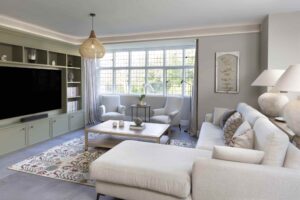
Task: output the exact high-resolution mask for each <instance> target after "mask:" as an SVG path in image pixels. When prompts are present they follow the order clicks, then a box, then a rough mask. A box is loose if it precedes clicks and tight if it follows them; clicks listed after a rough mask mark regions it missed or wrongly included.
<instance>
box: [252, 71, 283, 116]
mask: <svg viewBox="0 0 300 200" xmlns="http://www.w3.org/2000/svg"><path fill="white" fill-rule="evenodd" d="M283 73H284V70H279V69H268V70H264V71H263V72H262V73H261V74H260V75H259V76H258V77H257V78H256V79H255V81H254V82H253V83H252V84H251V86H265V87H274V86H275V85H276V83H277V81H278V80H279V78H280V77H281V75H282V74H283ZM288 102H289V99H288V97H287V96H286V95H284V94H281V93H279V92H266V93H263V94H262V95H260V96H259V97H258V105H259V107H260V109H261V111H262V112H263V113H264V114H265V115H267V116H269V117H278V116H280V115H281V114H282V111H283V108H284V106H285V105H286V104H287V103H288Z"/></svg>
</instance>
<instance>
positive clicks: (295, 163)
mask: <svg viewBox="0 0 300 200" xmlns="http://www.w3.org/2000/svg"><path fill="white" fill-rule="evenodd" d="M283 166H284V167H287V168H292V169H300V150H299V149H298V148H297V147H295V146H294V145H293V144H291V143H290V144H289V147H288V150H287V152H286V156H285V161H284V165H283Z"/></svg>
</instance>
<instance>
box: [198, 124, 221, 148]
mask: <svg viewBox="0 0 300 200" xmlns="http://www.w3.org/2000/svg"><path fill="white" fill-rule="evenodd" d="M223 138H224V136H223V130H222V129H221V128H220V127H219V126H216V125H214V124H212V123H210V122H203V123H202V126H201V130H200V134H199V139H198V142H197V145H196V148H198V149H204V150H210V151H212V150H213V148H214V146H215V145H219V146H224V145H225V143H224V139H223Z"/></svg>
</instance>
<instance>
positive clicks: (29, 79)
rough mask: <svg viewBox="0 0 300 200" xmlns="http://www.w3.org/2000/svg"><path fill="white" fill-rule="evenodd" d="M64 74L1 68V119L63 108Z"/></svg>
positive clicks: (56, 71)
mask: <svg viewBox="0 0 300 200" xmlns="http://www.w3.org/2000/svg"><path fill="white" fill-rule="evenodd" d="M61 84H62V82H61V71H60V70H47V69H31V68H18V67H0V93H1V97H0V119H6V118H11V117H17V116H22V115H28V114H34V113H39V112H44V111H50V110H55V109H60V108H61V96H62V94H61V86H62V85H61Z"/></svg>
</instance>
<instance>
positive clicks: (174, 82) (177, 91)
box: [167, 69, 182, 95]
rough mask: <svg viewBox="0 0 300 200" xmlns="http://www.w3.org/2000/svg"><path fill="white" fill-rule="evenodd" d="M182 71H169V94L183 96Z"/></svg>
mask: <svg viewBox="0 0 300 200" xmlns="http://www.w3.org/2000/svg"><path fill="white" fill-rule="evenodd" d="M181 81H182V69H168V70H167V94H168V95H181V94H182V84H181Z"/></svg>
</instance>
